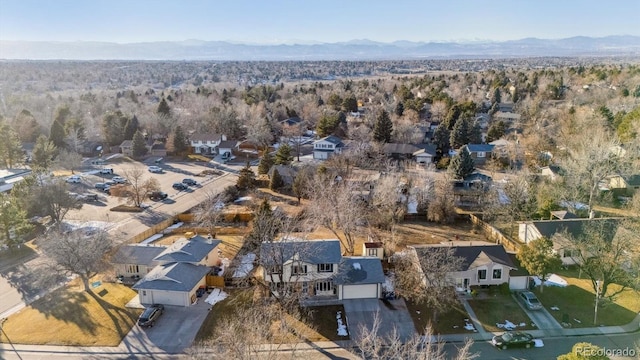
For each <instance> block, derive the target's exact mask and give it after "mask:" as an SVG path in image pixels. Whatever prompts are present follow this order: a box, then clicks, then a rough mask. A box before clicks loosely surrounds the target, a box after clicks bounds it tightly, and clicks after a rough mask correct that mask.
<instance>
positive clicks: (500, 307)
mask: <svg viewBox="0 0 640 360" xmlns="http://www.w3.org/2000/svg"><path fill="white" fill-rule="evenodd" d="M468 302H469V305H470V306H471V308H472V309H473V312H474V313H476V316H477V317H478V321H480V323H481V324H482V327H484V329H485V330H487V331H492V332H494V331H505V329H503V328H499V327H498V325H497V324H504V323H505V321H506V320H509V321H511V322H512V323H514V324H515V325H517V326H518V327H517V328H516V329H517V330H529V329H535V327H533V326H531V319H529V316H528V315H527V314H526V313H525V312H524V310H522V308H520V305H518V304H517V303H516V301H515V300H514V299H513V298H512V297H511V295H510V294H493V295H492V296H490V297H487V298H484V299H473V300H469V301H468ZM522 323H524V326H519V325H520V324H522Z"/></svg>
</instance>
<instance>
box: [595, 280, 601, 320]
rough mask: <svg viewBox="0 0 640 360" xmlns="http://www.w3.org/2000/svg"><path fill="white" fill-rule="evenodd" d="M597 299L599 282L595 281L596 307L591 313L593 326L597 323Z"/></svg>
mask: <svg viewBox="0 0 640 360" xmlns="http://www.w3.org/2000/svg"><path fill="white" fill-rule="evenodd" d="M598 298H600V280H596V307H595V310H594V313H593V325H596V323H597V321H598Z"/></svg>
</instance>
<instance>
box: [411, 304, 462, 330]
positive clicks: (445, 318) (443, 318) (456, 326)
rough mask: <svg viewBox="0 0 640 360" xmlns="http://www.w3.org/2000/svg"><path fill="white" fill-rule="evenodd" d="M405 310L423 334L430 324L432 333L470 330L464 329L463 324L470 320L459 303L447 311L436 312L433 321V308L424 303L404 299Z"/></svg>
mask: <svg viewBox="0 0 640 360" xmlns="http://www.w3.org/2000/svg"><path fill="white" fill-rule="evenodd" d="M405 302H406V304H407V311H409V314H410V315H411V319H412V320H413V324H414V326H415V328H416V331H417V332H418V333H419V334H424V332H425V331H424V330H425V329H426V328H427V326H431V329H432V331H433V334H434V335H445V334H461V333H462V334H466V333H471V332H472V331H469V330H465V328H464V325H465V323H467V322H470V319H469V314H467V312H466V311H465V310H464V307H463V306H462V304H460V303H456V304H455V305H454V306H453V307H452V308H451V309H450V310H449V311H446V312H444V313H441V314H438V315H437V317H436V319H437V321H433V310H432V309H430V308H428V307H427V306H426V305H425V304H419V305H418V304H415V303H413V302H411V301H408V300H405Z"/></svg>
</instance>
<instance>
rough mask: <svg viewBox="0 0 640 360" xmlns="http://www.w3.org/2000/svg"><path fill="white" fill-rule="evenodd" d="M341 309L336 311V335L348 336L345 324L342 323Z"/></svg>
mask: <svg viewBox="0 0 640 360" xmlns="http://www.w3.org/2000/svg"><path fill="white" fill-rule="evenodd" d="M341 314H342V311H338V312H337V313H336V320H338V336H348V335H349V333H348V332H347V326H346V325H345V324H343V323H342V316H341Z"/></svg>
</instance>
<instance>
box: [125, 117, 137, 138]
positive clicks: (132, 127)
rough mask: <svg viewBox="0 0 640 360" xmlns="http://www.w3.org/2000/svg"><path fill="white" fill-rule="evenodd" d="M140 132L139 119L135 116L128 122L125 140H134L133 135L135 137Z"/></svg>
mask: <svg viewBox="0 0 640 360" xmlns="http://www.w3.org/2000/svg"><path fill="white" fill-rule="evenodd" d="M138 130H140V122H139V121H138V118H137V117H136V116H135V115H133V116H132V117H131V119H129V120H127V124H126V125H125V127H124V140H133V135H135V133H136V131H138Z"/></svg>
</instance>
